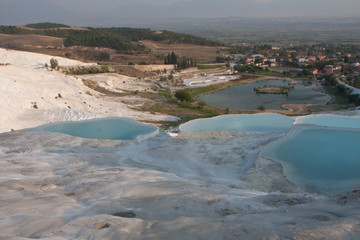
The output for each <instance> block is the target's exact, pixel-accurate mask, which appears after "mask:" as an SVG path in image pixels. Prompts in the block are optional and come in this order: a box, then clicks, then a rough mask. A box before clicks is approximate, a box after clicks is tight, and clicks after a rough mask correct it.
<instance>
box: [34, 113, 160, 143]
mask: <svg viewBox="0 0 360 240" xmlns="http://www.w3.org/2000/svg"><path fill="white" fill-rule="evenodd" d="M33 130H34V131H38V132H59V133H63V134H67V135H71V136H76V137H82V138H93V139H111V140H131V139H135V138H138V137H141V136H142V137H146V136H147V135H152V134H155V133H157V132H158V128H156V127H154V126H151V125H146V124H142V123H138V122H136V121H135V120H132V119H129V118H101V119H92V120H86V121H74V122H59V123H52V124H47V125H42V126H39V127H37V128H34V129H33Z"/></svg>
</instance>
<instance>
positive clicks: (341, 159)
mask: <svg viewBox="0 0 360 240" xmlns="http://www.w3.org/2000/svg"><path fill="white" fill-rule="evenodd" d="M293 123H294V124H293ZM180 130H182V131H188V132H214V131H224V130H230V131H245V132H246V131H255V132H273V131H283V132H284V136H283V137H281V138H279V139H278V140H275V141H273V142H271V143H270V144H269V145H268V146H267V147H265V149H264V150H263V151H262V153H261V154H260V157H262V158H265V159H271V160H275V161H277V162H280V163H281V164H282V165H283V167H284V174H285V176H286V177H287V178H288V179H289V180H291V181H293V182H294V183H296V184H298V185H299V186H300V187H302V188H304V190H306V191H310V192H318V193H323V194H335V193H340V192H344V191H346V190H349V189H351V188H354V187H356V186H358V185H360V157H359V156H360V148H359V146H358V144H359V142H360V117H358V116H345V115H328V114H324V115H311V116H307V117H299V118H292V117H286V116H283V115H280V114H254V115H247V114H245V115H229V116H221V117H215V118H211V119H199V120H194V121H190V122H188V123H185V124H183V125H182V126H180Z"/></svg>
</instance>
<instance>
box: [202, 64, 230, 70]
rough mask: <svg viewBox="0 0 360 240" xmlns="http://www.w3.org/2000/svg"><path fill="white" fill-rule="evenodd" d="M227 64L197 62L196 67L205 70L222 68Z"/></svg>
mask: <svg viewBox="0 0 360 240" xmlns="http://www.w3.org/2000/svg"><path fill="white" fill-rule="evenodd" d="M224 66H225V65H220V64H197V65H196V67H197V68H198V69H200V70H205V69H217V68H222V67H224Z"/></svg>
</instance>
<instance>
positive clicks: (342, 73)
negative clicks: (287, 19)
mask: <svg viewBox="0 0 360 240" xmlns="http://www.w3.org/2000/svg"><path fill="white" fill-rule="evenodd" d="M325 50H326V49H325V48H319V49H317V51H311V52H312V53H313V55H309V54H307V53H308V52H306V51H303V50H293V49H283V48H280V47H272V48H271V49H266V50H260V51H258V53H256V54H252V53H251V51H250V52H249V53H248V54H247V55H246V56H242V57H241V58H238V59H237V61H236V62H235V64H237V65H241V64H246V65H253V66H258V67H262V68H264V69H266V68H267V69H269V70H270V71H273V72H278V73H284V72H287V73H289V72H291V74H294V75H306V76H313V77H316V78H318V79H321V78H322V77H324V76H326V75H334V76H336V77H339V78H341V79H349V77H350V78H354V77H358V76H360V64H359V61H360V51H359V52H357V53H352V54H351V53H342V52H336V53H335V54H327V53H326V51H325ZM349 59H351V61H349ZM281 67H282V68H281ZM284 67H288V68H284ZM289 69H291V70H289Z"/></svg>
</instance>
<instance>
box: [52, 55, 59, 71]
mask: <svg viewBox="0 0 360 240" xmlns="http://www.w3.org/2000/svg"><path fill="white" fill-rule="evenodd" d="M58 66H59V63H58V61H57V60H56V59H55V58H52V59H50V67H51V68H52V69H54V68H57V67H58Z"/></svg>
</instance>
